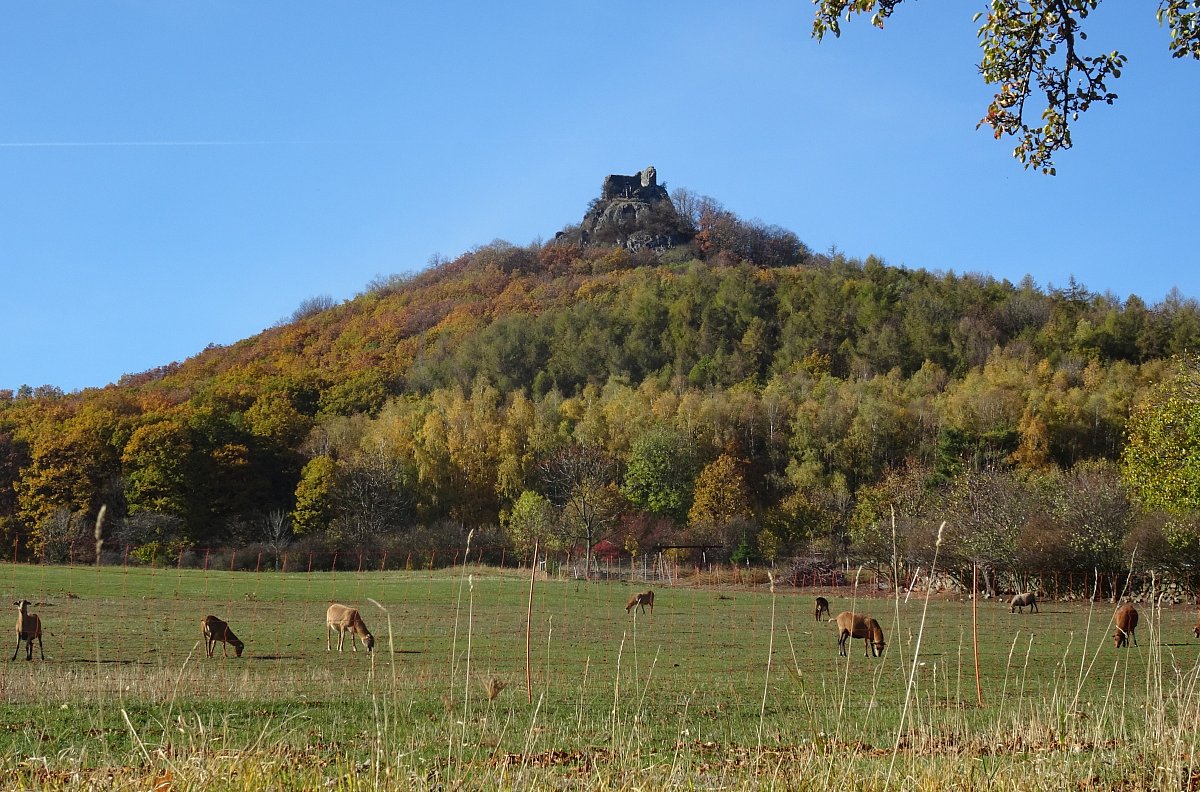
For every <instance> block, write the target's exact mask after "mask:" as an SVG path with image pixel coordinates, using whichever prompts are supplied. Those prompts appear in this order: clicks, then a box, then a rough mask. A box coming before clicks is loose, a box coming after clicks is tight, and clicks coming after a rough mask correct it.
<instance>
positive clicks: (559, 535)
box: [0, 195, 1200, 576]
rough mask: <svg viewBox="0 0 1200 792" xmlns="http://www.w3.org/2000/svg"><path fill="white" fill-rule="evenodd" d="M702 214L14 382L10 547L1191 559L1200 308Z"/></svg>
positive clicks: (83, 551) (4, 523)
mask: <svg viewBox="0 0 1200 792" xmlns="http://www.w3.org/2000/svg"><path fill="white" fill-rule="evenodd" d="M688 198H689V196H686V195H684V196H682V199H683V200H679V199H678V198H677V203H684V204H687V203H688ZM692 203H693V204H694V205H695V207H696V211H695V212H694V213H692V214H687V216H689V217H691V218H692V223H693V225H694V228H693V231H694V232H695V235H694V238H693V239H692V240H691V241H690V242H688V243H687V244H684V245H677V246H674V247H671V248H668V249H662V250H657V251H656V250H641V251H636V252H631V251H629V250H627V249H626V248H624V247H607V246H600V245H595V244H593V245H591V246H580V245H579V244H577V243H574V242H573V243H570V244H566V243H562V242H550V243H536V244H531V245H528V246H514V245H511V244H508V243H504V242H499V241H497V242H493V243H491V244H488V245H484V246H481V247H478V248H476V249H474V250H472V251H470V252H468V253H466V254H464V255H462V256H460V257H458V258H457V259H454V260H440V259H439V260H434V261H432V262H431V263H430V265H429V266H428V267H427V268H426V269H425V270H423V271H421V272H420V273H419V274H416V275H412V276H394V277H390V278H380V279H378V280H377V281H376V282H373V283H371V284H369V285H368V286H367V287H366V288H365V289H364V291H363V292H362V293H361V294H359V295H358V296H357V297H355V298H354V299H352V300H348V301H346V302H344V303H340V304H338V303H334V302H333V301H331V300H313V301H310V302H306V304H305V305H303V306H301V307H300V308H299V309H298V310H297V311H296V313H295V314H294V315H293V316H292V317H290V318H289V319H287V320H285V321H281V322H279V323H278V324H277V325H275V326H274V327H271V328H269V329H267V330H265V331H264V332H262V333H261V334H259V335H257V336H255V337H253V338H249V339H246V340H244V341H241V342H239V343H236V344H233V345H230V346H226V347H216V346H214V347H209V348H208V349H205V350H204V351H202V352H201V353H199V354H197V355H196V356H195V357H193V358H191V359H189V360H187V361H185V362H182V363H173V364H170V365H166V366H163V367H161V368H159V369H155V370H152V371H147V372H143V373H139V374H134V375H128V376H126V377H124V378H123V379H122V380H121V381H120V382H119V383H117V384H114V385H110V386H108V387H104V388H95V389H88V390H84V391H82V392H77V393H70V394H65V393H62V392H61V391H59V390H58V389H56V388H54V387H52V386H42V387H38V388H29V387H22V388H20V389H19V390H17V391H15V392H14V391H0V542H3V543H4V544H0V548H8V549H6V550H4V551H3V552H4V555H5V556H8V555H9V554H13V556H14V557H18V558H39V557H40V558H44V559H45V560H47V561H49V562H58V561H66V560H68V559H69V558H72V559H76V560H78V559H82V560H88V559H90V558H93V557H94V554H95V552H96V549H95V540H94V538H93V532H94V526H95V520H96V516H97V513H98V512H99V510H100V508H101V507H102V506H103V507H104V508H105V512H106V517H105V525H104V529H103V532H104V540H105V543H104V547H103V549H102V552H107V553H121V552H126V551H128V552H129V556H128V559H129V562H130V563H163V562H166V561H168V560H169V561H170V562H172V563H173V562H174V561H175V560H176V559H177V558H182V557H183V555H184V554H186V553H195V552H196V551H197V550H199V549H201V548H205V549H211V548H231V547H239V548H246V547H254V548H258V549H259V550H260V552H266V553H268V554H274V555H278V554H279V553H280V552H283V551H284V550H285V549H287V548H305V549H307V550H310V551H312V550H317V551H320V552H322V553H328V552H330V551H333V550H337V549H339V548H342V549H348V548H369V549H372V550H384V549H391V550H392V551H393V552H394V553H395V554H396V556H397V557H405V558H408V559H412V558H414V557H415V558H417V559H419V561H420V563H431V559H432V558H433V557H434V556H435V555H436V554H437V552H438V551H439V550H441V549H444V548H447V547H454V546H461V544H462V542H463V541H464V539H465V536H466V534H467V532H468V531H474V536H475V537H476V539H475V546H476V547H477V548H481V550H480V552H482V553H485V554H486V555H487V556H489V557H491V556H495V557H496V558H499V557H500V556H501V554H507V555H508V557H515V556H517V555H519V554H522V553H527V552H528V550H529V548H530V547H531V546H532V545H533V543H534V541H535V540H536V541H538V542H539V543H540V546H542V547H543V548H548V549H549V550H551V551H552V552H555V553H563V554H565V553H568V552H576V553H582V552H585V550H586V549H587V548H589V547H592V546H594V545H595V544H596V543H597V542H599V541H600V540H608V542H609V543H612V544H615V545H616V546H618V547H620V548H621V549H622V550H623V552H624V553H625V554H626V557H628V556H629V555H632V556H634V557H637V556H638V555H639V554H645V553H647V552H649V551H651V549H653V548H655V547H659V546H664V545H696V544H705V545H709V546H711V547H713V548H715V549H714V550H713V553H714V554H715V555H714V556H713V557H716V558H719V559H721V560H733V561H737V562H751V563H763V564H767V563H770V564H776V565H779V564H786V563H787V562H788V561H789V560H790V559H793V558H797V557H812V556H814V555H816V556H821V557H826V558H837V559H844V560H849V561H851V562H853V563H861V564H865V565H867V566H870V567H874V568H877V569H879V570H880V571H881V572H882V573H883V574H885V575H889V574H896V573H897V572H899V573H900V574H903V569H905V568H911V567H913V566H915V565H918V564H920V563H922V562H923V560H924V559H926V558H927V557H928V556H929V555H930V554H931V553H932V552H933V544H934V539H935V537H936V535H937V531H938V527H939V526H940V525H941V524H942V523H943V522H944V523H945V534H946V540H945V541H944V542H943V544H942V546H941V553H942V554H943V558H944V559H945V562H946V564H948V565H950V566H953V565H954V564H955V563H959V564H970V563H971V562H976V563H978V564H981V565H982V566H984V567H985V568H987V569H988V570H990V571H991V572H994V573H995V574H997V575H1010V576H1020V575H1021V574H1022V572H1023V571H1025V570H1030V569H1055V570H1070V569H1078V570H1094V569H1099V570H1108V569H1121V568H1127V567H1129V565H1130V563H1131V558H1134V559H1135V563H1136V564H1138V565H1139V566H1141V565H1145V566H1151V567H1155V568H1175V569H1178V568H1187V567H1190V566H1191V565H1192V564H1194V563H1196V562H1197V561H1200V520H1197V515H1198V514H1200V511H1198V510H1200V476H1198V475H1197V471H1198V469H1200V452H1198V451H1197V446H1198V444H1197V442H1196V441H1197V439H1198V438H1200V409H1197V404H1198V401H1197V400H1198V399H1200V390H1198V384H1200V375H1198V374H1197V365H1196V363H1195V361H1194V360H1193V359H1192V358H1191V357H1190V356H1189V355H1190V353H1191V352H1192V351H1194V350H1195V349H1196V348H1197V346H1198V342H1200V305H1198V304H1197V302H1196V301H1195V300H1194V299H1191V298H1188V297H1185V296H1183V295H1180V294H1178V293H1172V294H1171V295H1168V297H1167V298H1166V299H1165V300H1163V301H1162V302H1161V303H1159V304H1155V305H1148V304H1146V303H1145V302H1143V301H1142V300H1140V299H1139V298H1138V297H1136V296H1131V297H1128V298H1125V299H1122V298H1118V297H1115V296H1112V295H1109V294H1098V293H1095V292H1092V291H1089V290H1088V289H1087V288H1086V287H1085V286H1084V285H1082V284H1080V283H1077V282H1075V281H1071V282H1070V283H1068V284H1066V285H1065V286H1063V287H1061V288H1055V287H1050V288H1047V289H1042V288H1040V287H1038V286H1037V285H1036V283H1035V282H1034V281H1033V279H1032V278H1027V279H1026V280H1025V281H1023V282H1021V283H1019V284H1013V283H1009V282H1007V281H997V280H995V279H992V278H990V277H988V276H986V275H979V274H962V273H954V272H946V273H934V272H928V271H924V270H916V269H905V268H899V267H894V266H889V265H887V264H885V263H883V262H882V261H879V260H876V259H874V258H868V259H866V260H865V261H860V260H853V259H849V258H847V257H845V256H844V255H842V254H840V253H838V252H837V251H830V252H827V253H815V252H813V251H810V250H809V249H808V248H807V247H806V246H805V245H804V244H803V243H802V242H801V241H800V240H799V239H798V238H797V237H796V236H795V235H794V234H793V233H791V232H789V231H786V230H783V229H780V228H777V227H771V226H764V225H763V224H761V223H757V222H750V221H745V220H743V219H741V218H739V217H737V216H736V215H734V214H733V213H731V212H729V211H727V210H724V209H723V208H722V207H720V206H719V205H718V204H716V203H715V202H713V201H711V200H708V199H706V200H703V201H700V202H698V203H696V202H694V201H693V202H692ZM893 548H895V550H896V551H897V558H896V559H895V563H893ZM678 552H681V553H686V552H687V551H678ZM447 560H448V559H447Z"/></svg>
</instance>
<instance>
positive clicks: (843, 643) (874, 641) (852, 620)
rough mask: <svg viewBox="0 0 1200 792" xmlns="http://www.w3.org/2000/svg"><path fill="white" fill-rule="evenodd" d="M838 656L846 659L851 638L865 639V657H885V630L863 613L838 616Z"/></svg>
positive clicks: (847, 612) (848, 612)
mask: <svg viewBox="0 0 1200 792" xmlns="http://www.w3.org/2000/svg"><path fill="white" fill-rule="evenodd" d="M837 626H838V633H839V634H838V654H839V655H841V656H842V657H845V656H846V655H847V654H848V652H847V651H846V649H847V647H848V646H849V644H850V639H851V638H862V639H863V656H864V657H868V656H870V657H880V656H882V655H883V647H884V642H883V628H882V627H880V626H879V622H877V621H875V620H874V619H872V618H871V617H870V616H866V615H864V614H861V613H851V612H850V611H842V612H841V613H839V614H838V616H837Z"/></svg>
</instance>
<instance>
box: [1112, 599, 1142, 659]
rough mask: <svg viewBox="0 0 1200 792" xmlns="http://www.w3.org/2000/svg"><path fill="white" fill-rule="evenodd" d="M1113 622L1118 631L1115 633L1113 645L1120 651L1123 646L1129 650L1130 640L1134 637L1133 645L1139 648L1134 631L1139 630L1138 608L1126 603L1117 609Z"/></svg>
mask: <svg viewBox="0 0 1200 792" xmlns="http://www.w3.org/2000/svg"><path fill="white" fill-rule="evenodd" d="M1113 621H1114V622H1116V625H1117V631H1116V632H1115V633H1113V644H1114V645H1116V647H1117V648H1118V649H1120V648H1121V647H1122V646H1124V647H1126V648H1128V646H1129V639H1130V638H1131V637H1132V638H1133V645H1134V646H1137V645H1138V642H1137V636H1136V635H1135V634H1134V630H1136V629H1137V623H1138V612H1137V608H1135V607H1133V606H1132V605H1130V604H1129V603H1125V604H1124V605H1122V606H1121V607H1119V608H1117V612H1116V614H1115V615H1114V616H1113Z"/></svg>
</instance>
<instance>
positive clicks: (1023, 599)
mask: <svg viewBox="0 0 1200 792" xmlns="http://www.w3.org/2000/svg"><path fill="white" fill-rule="evenodd" d="M1026 608H1029V612H1030V613H1037V612H1038V606H1037V597H1035V596H1034V594H1033V592H1032V591H1026V592H1025V593H1024V594H1018V595H1017V596H1015V597H1013V598H1012V606H1011V607H1010V608H1009V609H1008V612H1009V613H1012V612H1014V611H1019V612H1021V613H1024V612H1025V609H1026Z"/></svg>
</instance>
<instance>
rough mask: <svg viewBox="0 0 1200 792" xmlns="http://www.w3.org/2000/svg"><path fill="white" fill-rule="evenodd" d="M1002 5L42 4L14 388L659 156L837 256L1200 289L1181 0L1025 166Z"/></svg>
mask: <svg viewBox="0 0 1200 792" xmlns="http://www.w3.org/2000/svg"><path fill="white" fill-rule="evenodd" d="M983 5H984V2H983V0H977V2H953V3H933V2H916V1H915V0H912V1H911V2H909V3H906V4H905V6H902V7H901V9H900V10H899V12H898V13H897V15H896V17H895V18H894V19H893V20H892V21H891V22H890V23H889V25H888V29H887V30H885V31H882V32H881V31H877V30H874V29H873V28H871V27H870V26H869V25H868V24H866V20H857V21H856V23H854V24H852V25H850V26H849V27H848V29H847V31H846V33H845V34H844V35H843V37H842V39H841V40H827V41H826V42H825V43H823V44H817V43H816V42H814V41H813V40H811V39H810V37H809V29H810V24H811V13H812V11H811V5H810V4H809V3H808V2H804V1H803V0H790V1H789V2H758V1H756V0H748V1H747V2H742V3H729V2H691V3H645V2H629V1H627V0H609V2H603V3H563V2H525V3H505V4H497V3H478V4H475V3H454V2H449V3H421V4H409V3H394V2H369V1H364V2H357V3H315V2H307V1H305V2H295V1H292V2H252V3H247V2H233V1H232V0H203V2H200V1H198V0H172V1H171V2H153V1H152V0H115V1H114V2H106V3H78V2H69V3H68V2H55V1H54V0H48V1H47V2H37V3H19V4H16V5H13V6H11V7H9V8H8V9H7V10H6V14H5V22H4V25H3V26H2V27H0V73H3V74H4V80H3V81H2V82H0V118H2V119H3V124H2V125H0V388H16V387H18V386H19V385H21V384H29V385H33V386H37V385H42V384H52V385H57V386H59V387H61V388H63V389H64V390H67V391H71V390H75V389H80V388H84V387H89V386H101V385H104V384H106V383H108V382H112V381H115V380H116V379H118V378H119V377H120V376H121V375H122V374H123V373H133V372H138V371H142V370H145V369H148V368H151V367H154V366H157V365H162V364H165V363H169V362H171V361H174V360H183V359H186V358H187V357H189V356H191V355H193V354H195V353H197V352H199V351H200V350H201V349H203V348H204V347H205V346H206V345H207V344H209V343H217V344H227V343H231V342H234V341H237V340H239V339H241V338H245V337H248V336H251V335H253V334H255V333H257V332H259V331H261V330H262V329H264V328H266V327H269V326H270V325H272V324H273V323H275V322H276V321H277V320H279V319H281V318H283V317H286V316H288V315H290V314H291V312H292V311H293V310H294V309H295V308H296V307H297V306H298V305H299V304H300V302H301V301H302V300H304V299H305V298H308V297H312V296H317V295H329V296H331V297H334V298H335V299H338V300H342V299H347V298H350V297H353V296H354V295H355V294H356V293H358V292H360V291H362V290H363V289H364V288H365V287H366V285H367V284H368V282H369V281H371V280H372V279H373V278H374V277H375V276H377V275H386V274H391V273H401V272H412V271H415V270H420V269H422V268H424V267H425V266H426V265H427V262H428V261H429V259H430V257H431V256H432V255H434V254H440V255H443V256H448V257H454V256H456V255H458V254H459V253H462V252H464V251H466V250H469V249H471V248H472V247H474V246H476V245H481V244H486V243H488V242H490V241H492V240H494V239H498V238H499V239H506V240H508V241H510V242H512V243H514V244H526V243H529V242H531V241H533V240H536V239H539V238H541V239H545V238H550V237H552V236H553V235H554V232H555V231H557V230H559V229H560V228H562V227H563V226H564V225H567V224H569V223H574V222H578V220H579V219H580V218H581V217H582V215H583V212H584V209H585V208H586V206H587V203H588V201H589V200H591V199H592V198H593V197H595V196H596V195H598V194H599V190H600V183H601V181H602V179H603V178H604V176H605V175H606V174H608V173H635V172H636V171H638V170H640V169H641V168H643V167H645V166H646V165H651V164H652V165H654V166H656V167H657V169H658V174H659V180H660V181H665V182H666V183H667V186H668V188H669V189H673V188H676V187H687V188H688V189H690V190H692V191H693V192H696V193H699V194H702V195H708V196H711V197H713V198H716V199H717V200H719V201H720V202H721V203H723V204H724V205H725V206H726V207H727V208H728V209H730V210H732V211H734V212H736V213H738V214H739V215H741V216H742V217H744V218H747V219H758V220H761V221H763V222H766V223H773V224H777V225H780V226H783V227H785V228H788V229H791V230H792V231H794V232H796V233H797V234H798V235H799V236H800V238H801V239H802V240H804V241H805V242H806V243H807V244H808V245H809V246H810V247H811V248H813V249H814V250H818V251H824V250H827V249H829V248H830V247H831V246H836V247H837V248H839V249H840V250H843V251H845V252H846V253H848V254H850V255H852V256H858V257H864V256H867V255H869V254H875V255H878V256H879V257H881V258H883V259H884V260H885V261H887V262H888V263H890V264H895V265H904V266H907V267H912V268H926V269H932V270H940V271H945V270H954V271H956V272H981V273H987V274H990V275H993V276H995V277H997V278H1007V279H1009V280H1012V281H1014V282H1015V281H1018V280H1020V279H1021V278H1022V277H1023V276H1025V275H1026V274H1029V275H1032V277H1033V278H1034V280H1035V281H1036V282H1037V283H1038V284H1039V285H1040V286H1043V287H1046V286H1048V285H1054V286H1063V285H1065V284H1066V283H1067V280H1068V278H1069V277H1071V276H1072V275H1073V276H1074V277H1075V278H1076V279H1077V280H1078V281H1079V282H1081V283H1082V284H1084V285H1086V286H1087V287H1088V288H1090V289H1092V290H1093V291H1098V292H1105V291H1108V292H1112V293H1113V294H1115V295H1118V296H1120V297H1125V296H1127V295H1129V294H1131V293H1132V294H1138V295H1139V296H1141V297H1142V298H1144V299H1145V300H1147V302H1150V303H1156V302H1158V301H1160V300H1161V299H1162V298H1163V297H1164V295H1166V294H1167V292H1168V291H1169V290H1170V289H1171V288H1172V287H1177V288H1178V289H1179V290H1180V291H1181V292H1183V293H1184V295H1186V296H1196V294H1197V292H1198V291H1200V289H1197V277H1198V276H1197V275H1195V274H1194V273H1195V272H1196V269H1197V267H1196V265H1197V256H1198V254H1197V252H1196V251H1197V248H1196V245H1195V244H1194V240H1195V235H1194V230H1193V229H1194V227H1195V223H1196V219H1195V215H1196V210H1195V190H1196V185H1197V183H1198V179H1197V176H1198V170H1200V166H1198V165H1197V157H1196V156H1195V151H1194V149H1195V140H1196V130H1197V129H1200V102H1197V101H1196V97H1197V95H1198V91H1197V88H1198V87H1200V66H1198V64H1196V63H1194V62H1191V61H1187V62H1184V61H1174V60H1172V59H1171V58H1170V57H1169V55H1168V53H1167V50H1166V41H1167V33H1166V31H1164V30H1161V29H1160V28H1159V27H1158V26H1157V24H1156V22H1155V20H1154V9H1155V7H1156V5H1157V4H1156V3H1154V2H1151V0H1110V2H1108V3H1105V4H1104V7H1102V9H1101V12H1099V14H1098V15H1097V16H1096V18H1095V20H1094V22H1095V24H1093V25H1092V27H1091V36H1090V39H1089V44H1091V45H1093V46H1095V47H1096V48H1097V49H1102V50H1109V49H1114V48H1120V49H1122V50H1123V51H1125V52H1126V53H1127V54H1128V55H1129V56H1130V62H1129V65H1128V67H1127V69H1126V70H1125V73H1124V75H1123V76H1122V78H1121V79H1120V80H1119V81H1118V83H1117V90H1118V92H1119V93H1120V95H1121V98H1120V100H1119V101H1118V103H1117V105H1116V106H1115V107H1112V108H1108V107H1102V108H1096V109H1095V110H1093V111H1092V112H1091V113H1089V115H1088V117H1086V118H1085V119H1084V121H1083V122H1081V123H1080V124H1079V125H1078V127H1077V129H1076V132H1075V143H1076V148H1075V150H1073V151H1071V152H1067V153H1065V154H1063V155H1061V156H1060V157H1059V162H1058V165H1059V175H1058V176H1057V177H1056V178H1048V177H1043V176H1040V175H1038V174H1034V173H1030V172H1025V171H1023V170H1022V169H1021V168H1020V166H1019V164H1018V163H1016V162H1014V161H1013V160H1012V159H1011V157H1010V155H1009V152H1010V150H1011V144H1009V143H1007V142H1004V143H996V142H995V141H993V140H992V139H991V137H990V136H989V134H988V133H987V132H985V131H982V130H978V131H977V130H976V129H975V123H976V121H978V119H979V118H980V117H981V116H982V114H983V111H984V108H985V107H986V104H987V100H988V97H989V96H990V94H989V92H988V90H987V88H986V86H984V85H983V84H982V82H981V81H980V80H979V78H978V76H977V70H976V65H975V64H976V63H977V61H978V47H977V44H976V40H975V27H976V25H975V24H974V23H973V22H972V20H971V16H972V13H973V12H974V11H975V10H977V8H981V7H983Z"/></svg>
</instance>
